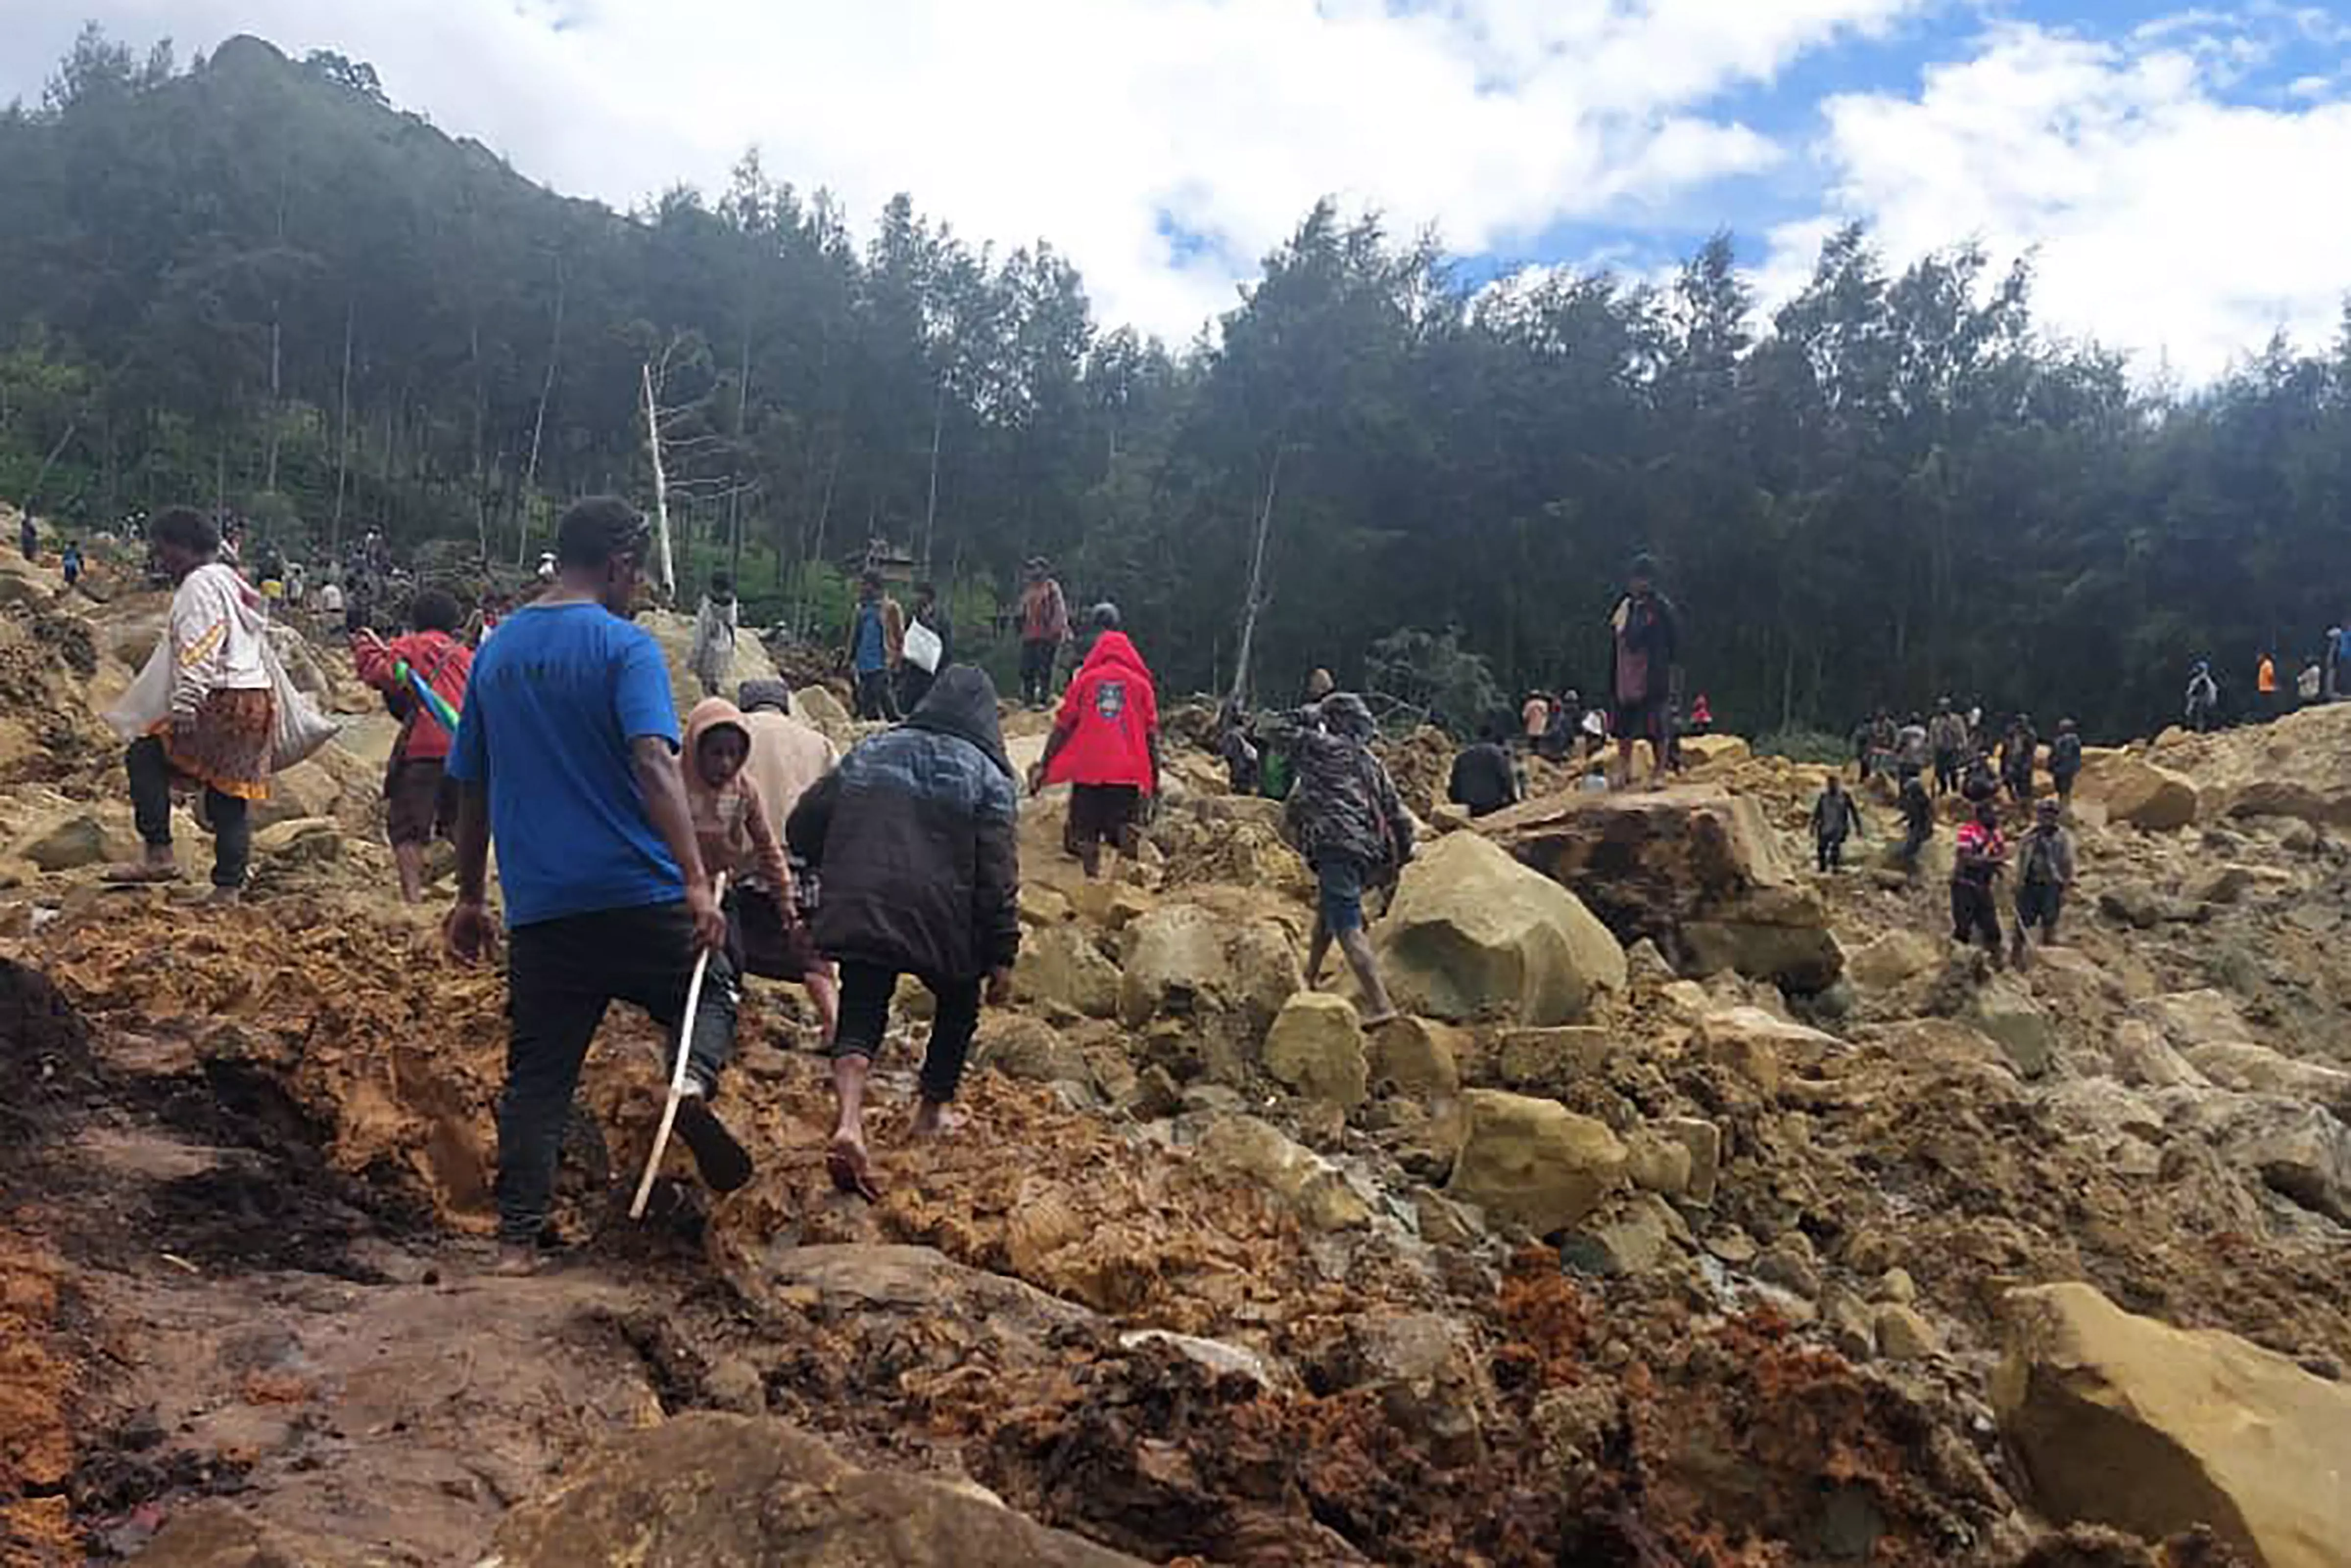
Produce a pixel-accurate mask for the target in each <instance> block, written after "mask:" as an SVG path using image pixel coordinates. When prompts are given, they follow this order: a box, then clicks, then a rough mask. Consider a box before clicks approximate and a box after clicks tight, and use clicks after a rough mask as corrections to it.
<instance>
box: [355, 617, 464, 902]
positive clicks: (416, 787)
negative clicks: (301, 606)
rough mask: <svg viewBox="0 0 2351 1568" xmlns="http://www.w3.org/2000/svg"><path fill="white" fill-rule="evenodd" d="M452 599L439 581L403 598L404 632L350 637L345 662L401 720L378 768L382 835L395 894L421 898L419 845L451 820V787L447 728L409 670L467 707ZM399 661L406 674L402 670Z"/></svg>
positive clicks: (443, 833)
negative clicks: (388, 638) (386, 761)
mask: <svg viewBox="0 0 2351 1568" xmlns="http://www.w3.org/2000/svg"><path fill="white" fill-rule="evenodd" d="M458 619H459V612H458V610H457V601H456V600H455V599H454V598H452V597H451V596H450V595H449V594H448V593H447V592H445V591H443V590H441V589H438V588H428V589H425V590H423V591H422V592H420V593H418V594H417V596H416V597H415V598H414V599H413V600H411V601H409V603H408V621H409V624H410V625H411V626H412V627H413V628H414V630H413V631H412V632H409V633H408V635H406V636H405V637H400V638H395V639H394V640H393V641H392V642H390V643H386V642H385V641H383V640H382V639H381V638H380V637H378V636H377V635H376V634H375V633H374V632H360V634H359V635H358V636H356V637H354V638H352V639H351V664H352V667H353V668H354V669H356V670H357V671H358V673H359V677H360V680H362V681H364V682H365V683H367V684H368V685H371V686H373V687H374V688H375V689H376V690H377V691H380V692H381V693H382V694H383V700H384V705H385V706H387V707H389V708H391V710H392V714H393V716H396V717H397V718H399V720H400V736H399V738H397V739H395V740H394V741H393V742H392V762H391V765H390V766H389V767H388V768H385V770H384V776H383V804H384V819H385V823H386V828H385V836H386V837H388V838H389V839H390V840H391V841H392V860H393V862H395V863H396V864H398V866H399V867H400V896H401V897H402V899H404V900H406V901H407V902H408V903H410V904H421V903H423V899H424V851H425V847H426V846H427V845H429V844H430V843H432V841H434V839H436V838H446V837H448V836H449V831H450V830H451V829H452V828H454V827H455V825H456V821H457V789H456V786H455V785H454V784H451V783H450V782H449V779H448V773H447V767H448V761H449V747H450V743H451V742H452V741H454V740H455V738H456V737H455V736H453V735H451V734H450V732H449V730H448V729H447V728H446V727H444V725H443V724H442V722H441V720H440V718H439V717H438V716H436V714H435V712H434V708H433V707H432V706H431V705H429V704H427V703H425V702H423V700H421V699H420V698H419V697H418V695H417V693H416V690H415V687H414V685H413V682H412V680H411V678H410V675H411V674H413V677H414V678H415V679H416V680H422V681H423V683H424V684H425V685H428V686H430V687H432V688H433V690H434V693H435V694H436V695H439V696H440V698H441V700H442V701H444V702H445V703H447V704H448V705H449V707H450V710H451V711H453V712H455V713H463V712H465V681H466V678H467V677H468V676H469V675H471V674H472V673H473V669H474V655H473V653H471V652H470V651H468V650H467V648H466V647H465V644H464V643H460V642H458V641H457V638H456V631H457V622H458ZM403 664H405V665H406V666H407V669H408V672H409V674H402V668H401V666H402V665H403Z"/></svg>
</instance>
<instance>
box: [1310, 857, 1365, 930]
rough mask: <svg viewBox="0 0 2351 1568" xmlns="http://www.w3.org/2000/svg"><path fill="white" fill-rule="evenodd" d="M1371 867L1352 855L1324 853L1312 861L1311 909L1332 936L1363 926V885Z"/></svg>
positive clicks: (1359, 928) (1360, 928)
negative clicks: (1313, 884) (1313, 901)
mask: <svg viewBox="0 0 2351 1568" xmlns="http://www.w3.org/2000/svg"><path fill="white" fill-rule="evenodd" d="M1370 875H1371V868H1369V867H1368V866H1366V865H1364V862H1361V861H1359V860H1357V859H1356V858H1355V857H1354V856H1353V855H1324V856H1323V857H1322V859H1321V860H1319V861H1316V862H1314V881H1315V884H1316V895H1315V908H1316V910H1317V911H1318V912H1319V913H1320V914H1321V915H1322V925H1323V927H1324V929H1326V930H1328V931H1329V932H1330V933H1331V935H1332V936H1345V935H1346V934H1347V933H1348V932H1350V931H1360V930H1362V929H1363V928H1364V883H1365V882H1366V881H1368V880H1369V879H1370Z"/></svg>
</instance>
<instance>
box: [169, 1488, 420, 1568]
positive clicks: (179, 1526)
mask: <svg viewBox="0 0 2351 1568" xmlns="http://www.w3.org/2000/svg"><path fill="white" fill-rule="evenodd" d="M136 1561H137V1563H138V1564H139V1568H279V1565H280V1564H286V1565H287V1568H291V1565H293V1564H299V1565H300V1568H380V1565H381V1563H383V1562H384V1561H385V1560H384V1559H383V1558H381V1557H379V1556H377V1555H376V1554H375V1553H374V1552H368V1551H365V1550H363V1549H361V1548H360V1547H356V1546H344V1545H340V1544H338V1543H336V1542H331V1541H322V1540H320V1539H319V1537H317V1536H315V1535H306V1534H298V1533H296V1532H295V1531H290V1530H287V1529H286V1528H285V1527H284V1526H282V1525H277V1524H271V1523H266V1522H265V1521H261V1520H257V1519H252V1518H248V1517H247V1516H246V1515H245V1514H242V1513H239V1512H238V1511H236V1509H235V1507H234V1506H233V1505H231V1504H229V1503H226V1502H221V1501H217V1500H207V1501H204V1502H199V1503H197V1504H195V1505H194V1506H193V1507H192V1508H190V1509H188V1510H186V1511H183V1512H182V1513H180V1514H178V1515H177V1516H175V1517H174V1518H172V1519H171V1520H170V1521H167V1522H166V1523H165V1524H164V1526H163V1528H162V1530H161V1531H158V1532H157V1534H156V1536H155V1538H154V1540H152V1542H149V1543H148V1545H147V1547H146V1549H145V1550H144V1551H142V1552H140V1553H139V1555H138V1558H137V1559H136Z"/></svg>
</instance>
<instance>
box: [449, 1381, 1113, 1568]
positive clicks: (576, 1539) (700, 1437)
mask: <svg viewBox="0 0 2351 1568" xmlns="http://www.w3.org/2000/svg"><path fill="white" fill-rule="evenodd" d="M494 1546H495V1549H496V1561H498V1562H499V1563H501V1564H502V1565H503V1568H622V1565H623V1564H626V1565H627V1568H724V1565H726V1564H730V1563H733V1564H742V1565H743V1568H750V1565H751V1564H755V1563H757V1564H762V1565H768V1564H773V1565H776V1568H783V1565H786V1564H807V1565H809V1568H819V1565H823V1568H836V1565H837V1568H1121V1565H1125V1568H1133V1565H1134V1563H1135V1561H1136V1560H1135V1559H1134V1558H1132V1557H1127V1556H1124V1555H1123V1554H1121V1553H1119V1552H1112V1551H1109V1550H1107V1549H1106V1548H1103V1547H1100V1546H1096V1545H1094V1544H1093V1543H1092V1542H1089V1541H1085V1540H1082V1539H1081V1538H1080V1537H1078V1536H1074V1535H1070V1534H1066V1533H1064V1532H1063V1531H1057V1530H1048V1529H1046V1528H1045V1527H1044V1526H1043V1525H1040V1524H1038V1523H1036V1522H1035V1521H1031V1520H1029V1519H1026V1518H1023V1517H1022V1516H1021V1515H1019V1514H1017V1513H1014V1512H1013V1511H1011V1510H1009V1509H1008V1508H1005V1507H1004V1506H1003V1505H1002V1504H1000V1503H998V1502H995V1501H992V1500H989V1499H987V1497H986V1496H985V1494H981V1493H978V1492H977V1491H975V1490H971V1489H967V1488H965V1487H958V1486H954V1485H950V1484H948V1483H946V1482H944V1481H940V1480H936V1479H931V1478H929V1477H925V1476H916V1475H908V1474H902V1473H897V1472H893V1471H888V1470H865V1469H858V1468H857V1467H856V1466H854V1465H852V1464H851V1463H849V1462H848V1461H847V1460H846V1459H843V1458H841V1456H840V1455H838V1454H836V1453H834V1452H833V1451H832V1450H831V1448H827V1447H826V1446H825V1445H824V1444H822V1443H820V1442H819V1441H818V1440H817V1439H816V1438H814V1437H810V1436H808V1435H807V1434H806V1433H804V1432H801V1431H799V1430H797V1429H796V1428H794V1427H789V1426H786V1425H785V1424H784V1423H782V1422H780V1421H771V1420H765V1419H759V1418H755V1417H750V1416H723V1415H718V1414H716V1413H715V1412H707V1411H697V1412H695V1413H693V1414H690V1415H684V1416H677V1417H675V1418H674V1419H672V1420H669V1421H665V1422H664V1423H663V1424H662V1425H660V1426H658V1427H653V1428H651V1429H650V1430H647V1431H643V1432H638V1433H634V1434H632V1435H630V1436H629V1437H623V1438H622V1439H620V1440H618V1441H617V1442H615V1443H613V1444H611V1446H610V1447H608V1448H605V1449H604V1450H603V1451H602V1452H601V1453H599V1454H598V1455H596V1456H595V1457H593V1458H590V1459H589V1460H588V1461H587V1462H586V1463H585V1464H583V1465H581V1466H580V1467H579V1468H578V1469H575V1470H573V1471H572V1472H571V1473H570V1474H569V1476H568V1477H567V1478H566V1479H565V1481H564V1483H563V1485H562V1486H560V1487H559V1488H558V1489H557V1490H555V1491H553V1492H551V1493H549V1495H548V1496H546V1497H543V1498H540V1499H538V1500H536V1501H533V1502H527V1503H524V1504H523V1505H522V1506H520V1507H519V1508H517V1509H516V1510H515V1511H513V1512H512V1513H510V1514H508V1515H507V1518H506V1521H505V1522H504V1523H503V1524H501V1525H500V1526H499V1527H498V1532H497V1535H496V1540H495V1542H494Z"/></svg>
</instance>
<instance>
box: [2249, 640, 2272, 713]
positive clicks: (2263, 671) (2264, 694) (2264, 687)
mask: <svg viewBox="0 0 2351 1568" xmlns="http://www.w3.org/2000/svg"><path fill="white" fill-rule="evenodd" d="M2253 700H2254V702H2255V704H2256V705H2258V706H2259V707H2260V708H2261V719H2262V723H2263V724H2267V723H2268V722H2269V721H2270V720H2271V719H2273V718H2275V717H2277V711H2278V676H2277V659H2276V657H2275V656H2274V655H2273V654H2272V653H2270V651H2269V650H2268V649H2266V648H2264V649H2262V657H2261V662H2260V663H2259V664H2255V665H2254V666H2253Z"/></svg>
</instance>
